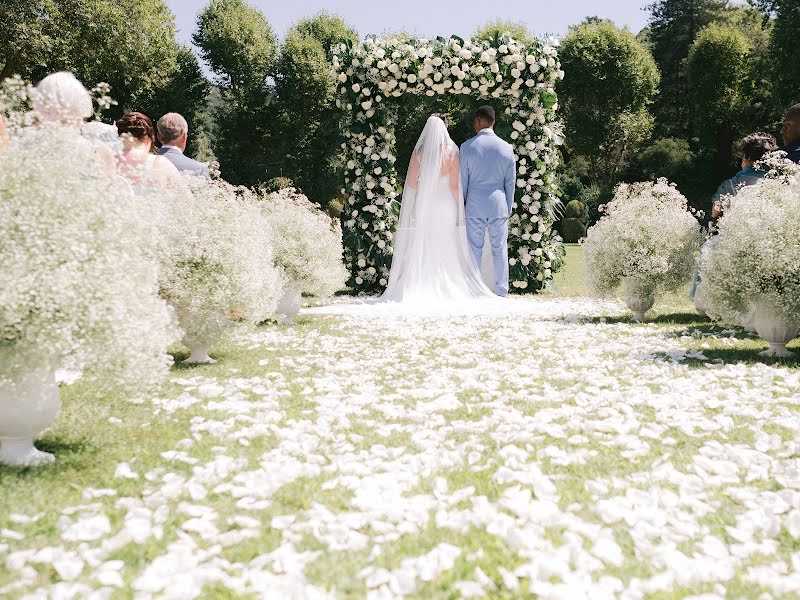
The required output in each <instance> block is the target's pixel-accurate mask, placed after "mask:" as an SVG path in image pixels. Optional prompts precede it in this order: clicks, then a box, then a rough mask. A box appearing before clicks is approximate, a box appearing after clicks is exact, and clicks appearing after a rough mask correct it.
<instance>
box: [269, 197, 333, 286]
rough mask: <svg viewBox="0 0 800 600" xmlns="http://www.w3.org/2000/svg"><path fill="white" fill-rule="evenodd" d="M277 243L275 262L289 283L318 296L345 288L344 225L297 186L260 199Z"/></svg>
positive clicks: (275, 245) (275, 246)
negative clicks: (342, 226)
mask: <svg viewBox="0 0 800 600" xmlns="http://www.w3.org/2000/svg"><path fill="white" fill-rule="evenodd" d="M259 207H260V208H261V209H262V211H263V213H264V216H265V217H266V220H267V223H268V225H269V231H270V234H271V235H270V238H271V239H272V241H273V244H274V252H275V263H276V264H277V266H278V268H279V269H280V270H281V271H282V273H283V276H284V278H285V279H286V284H287V286H291V287H294V288H298V289H300V291H301V292H303V293H304V294H309V295H312V296H317V297H326V296H331V295H333V294H334V293H335V292H338V291H339V290H341V289H343V288H344V287H345V285H346V282H347V270H346V269H345V268H344V264H343V263H342V254H343V248H342V228H341V225H340V224H339V222H338V220H335V219H331V218H330V217H329V216H328V215H327V214H326V213H324V212H322V211H321V210H320V209H319V208H318V207H317V206H316V205H314V204H313V203H312V202H310V201H309V200H308V198H306V197H305V196H304V195H302V194H301V193H299V192H298V191H297V190H295V189H294V188H285V189H282V190H280V191H278V192H274V193H272V194H268V195H265V196H264V197H263V198H261V201H260V202H259Z"/></svg>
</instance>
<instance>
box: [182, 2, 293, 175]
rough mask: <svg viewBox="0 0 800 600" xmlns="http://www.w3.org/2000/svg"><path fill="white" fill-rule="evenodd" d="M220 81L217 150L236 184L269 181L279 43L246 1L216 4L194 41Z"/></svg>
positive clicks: (224, 171)
mask: <svg viewBox="0 0 800 600" xmlns="http://www.w3.org/2000/svg"><path fill="white" fill-rule="evenodd" d="M192 39H193V41H194V43H195V44H196V45H197V46H198V47H199V48H200V53H201V56H202V58H203V59H204V60H205V61H206V62H207V63H208V64H209V66H210V67H211V69H212V70H213V71H214V74H215V76H216V83H217V85H218V87H219V89H220V91H221V94H222V101H221V102H220V103H219V104H218V108H217V111H216V112H215V115H214V117H215V121H216V130H217V135H216V136H215V138H214V140H213V151H214V153H215V154H216V156H217V157H218V159H219V162H220V168H221V170H222V175H223V176H224V177H226V178H227V179H229V180H230V181H232V182H234V183H239V184H246V185H253V184H256V183H259V182H260V181H263V180H264V179H265V178H266V173H267V171H268V168H269V166H270V163H271V162H274V160H273V159H274V153H272V152H271V151H270V150H269V148H270V145H271V143H272V142H273V140H274V136H275V120H276V119H275V115H274V114H273V111H272V109H271V107H270V104H271V101H272V90H271V88H270V84H269V78H270V77H271V76H272V75H273V74H274V70H275V60H276V55H277V48H278V45H277V41H276V39H275V34H274V33H273V32H272V28H271V27H270V25H269V23H268V22H267V20H266V19H265V18H264V15H263V14H262V13H261V12H260V11H259V10H258V9H256V8H255V7H253V6H251V5H250V4H248V3H247V2H245V1H244V0H211V2H210V3H209V5H208V6H207V7H206V8H205V9H204V10H203V12H201V13H200V15H199V16H198V18H197V30H196V31H195V33H194V35H193V36H192Z"/></svg>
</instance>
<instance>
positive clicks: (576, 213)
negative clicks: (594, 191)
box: [564, 200, 589, 222]
mask: <svg viewBox="0 0 800 600" xmlns="http://www.w3.org/2000/svg"><path fill="white" fill-rule="evenodd" d="M564 218H565V219H578V220H579V221H583V222H586V221H587V220H588V218H589V215H588V213H587V210H586V205H584V203H583V202H581V201H580V200H571V201H570V202H567V206H566V207H565V208H564Z"/></svg>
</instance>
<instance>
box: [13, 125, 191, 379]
mask: <svg viewBox="0 0 800 600" xmlns="http://www.w3.org/2000/svg"><path fill="white" fill-rule="evenodd" d="M146 232H147V228H146V227H144V224H143V222H142V220H141V219H140V217H139V212H138V211H136V210H134V199H133V196H132V194H131V192H130V188H129V187H128V186H127V185H126V184H124V183H121V182H120V181H119V180H117V179H116V178H113V177H111V176H109V173H108V171H107V166H106V164H105V163H103V162H102V161H101V160H99V159H98V158H97V154H96V151H95V148H94V147H93V146H92V144H91V143H90V142H88V141H86V140H84V139H83V138H81V137H80V135H79V133H78V132H77V130H74V129H70V128H65V127H61V126H53V125H50V126H42V127H25V128H21V129H15V131H14V133H13V138H12V142H11V146H10V147H9V148H7V149H6V150H3V149H2V148H1V147H0V354H2V356H1V357H0V379H2V378H6V379H11V380H14V379H15V378H16V377H17V376H18V375H19V374H20V373H21V372H22V371H25V370H28V369H30V368H31V367H32V366H34V365H33V364H32V363H35V366H37V367H40V366H42V365H44V366H47V367H49V368H52V369H56V368H61V367H64V366H68V367H69V368H73V369H77V370H83V371H84V375H83V377H84V379H85V380H87V381H89V382H91V383H92V385H93V386H94V387H95V388H101V389H102V388H108V387H117V386H122V387H126V386H128V387H130V388H134V387H135V388H136V389H137V390H141V389H143V388H145V387H146V386H148V385H149V384H155V383H157V382H158V381H159V380H160V379H161V378H162V377H163V376H164V375H165V374H166V372H167V370H168V368H169V366H170V364H171V362H172V359H171V358H170V356H169V355H168V354H167V353H166V349H167V347H168V345H169V344H170V343H171V342H173V341H174V340H176V339H178V337H179V331H178V329H177V327H176V326H175V325H174V317H173V315H172V312H171V311H170V309H169V307H168V306H167V304H166V303H165V302H164V301H163V300H161V299H160V298H159V297H158V293H157V292H158V284H157V265H156V264H155V263H154V262H153V261H152V260H151V257H150V256H149V255H148V253H147V248H148V244H149V242H148V240H147V237H146Z"/></svg>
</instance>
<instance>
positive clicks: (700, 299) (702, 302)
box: [694, 283, 708, 317]
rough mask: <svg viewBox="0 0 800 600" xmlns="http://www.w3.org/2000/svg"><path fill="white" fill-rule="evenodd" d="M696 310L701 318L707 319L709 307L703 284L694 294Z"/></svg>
mask: <svg viewBox="0 0 800 600" xmlns="http://www.w3.org/2000/svg"><path fill="white" fill-rule="evenodd" d="M694 309H695V310H696V311H697V314H698V315H700V316H701V317H707V316H708V312H707V310H708V309H707V307H706V294H705V292H704V291H703V284H702V283H701V284H699V285H698V286H697V289H696V290H695V293H694Z"/></svg>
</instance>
